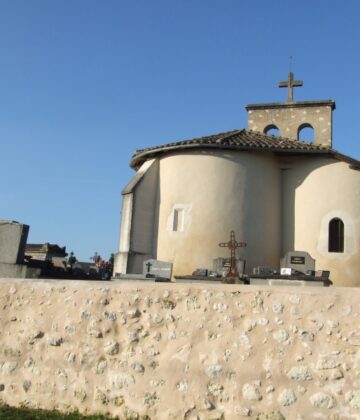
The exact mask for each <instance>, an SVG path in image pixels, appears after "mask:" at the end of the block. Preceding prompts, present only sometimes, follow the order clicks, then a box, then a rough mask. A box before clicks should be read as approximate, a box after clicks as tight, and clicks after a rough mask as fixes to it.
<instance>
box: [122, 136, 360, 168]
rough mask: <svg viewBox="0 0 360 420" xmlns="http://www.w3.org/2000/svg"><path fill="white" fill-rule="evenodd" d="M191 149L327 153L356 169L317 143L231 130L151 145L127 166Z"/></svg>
mask: <svg viewBox="0 0 360 420" xmlns="http://www.w3.org/2000/svg"><path fill="white" fill-rule="evenodd" d="M194 148H219V149H228V150H229V149H230V150H244V151H249V150H251V151H269V152H276V153H305V154H312V153H315V154H327V155H332V156H333V157H335V158H338V159H340V160H345V161H347V162H349V163H351V164H352V165H355V166H358V165H360V162H358V161H356V160H354V159H352V158H349V157H347V156H344V155H341V154H340V153H338V152H336V151H335V150H333V149H330V148H329V147H327V146H323V145H321V144H314V143H310V142H305V141H299V140H291V139H288V138H286V137H277V136H270V135H266V134H263V133H260V132H256V131H251V130H245V129H242V130H233V131H227V132H224V133H219V134H214V135H210V136H205V137H198V138H193V139H190V140H183V141H178V142H173V143H167V144H164V145H162V146H154V147H149V148H146V149H139V150H136V151H135V153H134V155H133V157H132V160H131V164H130V165H131V166H132V167H134V168H136V167H138V166H140V165H141V164H142V163H143V162H144V161H145V160H147V159H151V158H153V157H156V156H159V155H161V154H164V153H168V152H170V151H173V150H185V149H194Z"/></svg>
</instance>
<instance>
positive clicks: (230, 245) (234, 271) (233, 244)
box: [219, 230, 246, 277]
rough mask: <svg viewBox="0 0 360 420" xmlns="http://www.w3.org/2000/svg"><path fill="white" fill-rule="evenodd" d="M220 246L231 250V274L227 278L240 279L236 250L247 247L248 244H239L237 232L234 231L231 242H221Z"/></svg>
mask: <svg viewBox="0 0 360 420" xmlns="http://www.w3.org/2000/svg"><path fill="white" fill-rule="evenodd" d="M219 246H221V247H226V248H229V249H230V269H229V272H228V273H227V277H238V276H239V273H238V270H237V267H236V258H235V250H236V248H240V247H243V246H246V242H237V241H236V240H235V232H234V231H233V230H232V231H231V232H230V241H228V242H220V243H219Z"/></svg>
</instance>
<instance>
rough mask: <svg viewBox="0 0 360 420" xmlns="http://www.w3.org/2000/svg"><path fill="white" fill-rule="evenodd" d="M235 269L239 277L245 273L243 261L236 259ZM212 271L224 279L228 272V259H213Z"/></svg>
mask: <svg viewBox="0 0 360 420" xmlns="http://www.w3.org/2000/svg"><path fill="white" fill-rule="evenodd" d="M236 268H237V271H238V273H239V275H240V276H241V275H242V274H244V271H245V260H242V259H240V258H236ZM213 270H214V271H215V272H216V273H217V274H218V275H219V276H221V277H226V275H227V273H228V272H229V270H230V258H222V257H219V258H215V259H213Z"/></svg>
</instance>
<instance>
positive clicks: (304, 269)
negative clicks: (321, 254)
mask: <svg viewBox="0 0 360 420" xmlns="http://www.w3.org/2000/svg"><path fill="white" fill-rule="evenodd" d="M280 267H281V268H291V269H292V270H295V271H299V272H300V273H302V274H308V273H309V272H313V271H315V260H314V258H312V257H311V255H310V254H309V253H308V252H304V251H290V252H288V253H286V254H285V256H284V258H282V259H281V261H280Z"/></svg>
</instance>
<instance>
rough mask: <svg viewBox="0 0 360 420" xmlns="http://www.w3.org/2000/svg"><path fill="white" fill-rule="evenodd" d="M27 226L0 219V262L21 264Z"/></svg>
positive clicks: (27, 230)
mask: <svg viewBox="0 0 360 420" xmlns="http://www.w3.org/2000/svg"><path fill="white" fill-rule="evenodd" d="M28 233H29V226H28V225H23V224H21V223H18V222H14V221H9V220H0V263H4V264H23V262H24V255H25V246H26V241H27V236H28Z"/></svg>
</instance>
